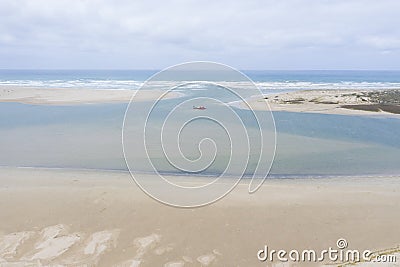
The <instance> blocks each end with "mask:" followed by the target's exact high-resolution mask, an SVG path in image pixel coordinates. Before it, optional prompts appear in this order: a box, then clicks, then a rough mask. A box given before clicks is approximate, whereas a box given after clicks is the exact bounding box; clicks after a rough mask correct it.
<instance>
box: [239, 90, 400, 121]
mask: <svg viewBox="0 0 400 267" xmlns="http://www.w3.org/2000/svg"><path fill="white" fill-rule="evenodd" d="M399 95H400V91H399V90H372V91H365V90H303V91H294V92H288V93H279V94H272V95H267V96H264V98H261V99H260V97H254V98H252V99H250V100H249V101H248V103H249V105H250V106H251V107H252V108H253V109H254V110H265V109H266V106H265V102H266V103H268V105H269V107H270V108H271V110H272V111H289V112H307V113H321V114H337V115H369V116H382V115H383V116H392V117H398V114H399V113H400V103H399V101H398V100H399ZM239 106H240V107H241V108H247V106H246V105H245V104H244V103H240V104H239Z"/></svg>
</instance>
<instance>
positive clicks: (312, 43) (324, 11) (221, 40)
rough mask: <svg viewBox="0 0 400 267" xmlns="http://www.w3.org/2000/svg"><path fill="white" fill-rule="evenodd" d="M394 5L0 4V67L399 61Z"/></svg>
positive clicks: (367, 1)
mask: <svg viewBox="0 0 400 267" xmlns="http://www.w3.org/2000/svg"><path fill="white" fill-rule="evenodd" d="M398 10H400V1H397V0H392V1H389V0H383V1H375V0H374V1H372V0H347V1H345V0H338V1H334V0H322V1H312V0H281V1H278V0H267V1H261V0H260V1H252V0H250V1H230V0H222V1H211V0H208V1H192V0H189V1H183V0H182V1H178V0H175V1H146V0H142V1H128V0H126V1H113V2H112V1H107V0H93V1H91V0H86V1H67V0H57V1H53V0H14V1H0V67H2V68H14V67H17V68H18V67H22V68H24V67H28V68H29V67H44V68H46V67H49V68H52V67H55V68H63V67H65V68H160V67H165V66H167V65H170V64H174V63H179V62H180V61H186V60H217V61H222V62H223V63H228V64H232V65H234V66H236V67H239V68H261V69H262V68H400V54H399V53H400V52H399V49H398V48H399V46H400V44H399V40H400V30H399V29H398V27H396V26H397V25H400V19H399V16H398V14H397V12H398ZM384 51H391V57H387V56H384V55H385V52H384ZM365 58H369V59H371V60H370V61H365ZM366 62H368V63H367V64H366ZM396 62H397V63H396Z"/></svg>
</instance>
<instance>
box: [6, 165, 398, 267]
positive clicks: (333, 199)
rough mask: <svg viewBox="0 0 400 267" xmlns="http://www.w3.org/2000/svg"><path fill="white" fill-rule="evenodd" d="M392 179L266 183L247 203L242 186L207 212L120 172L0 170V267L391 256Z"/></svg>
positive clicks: (394, 225) (394, 223)
mask: <svg viewBox="0 0 400 267" xmlns="http://www.w3.org/2000/svg"><path fill="white" fill-rule="evenodd" d="M188 178H189V177H188ZM399 178H400V177H385V176H382V177H352V178H330V179H328V178H324V179H301V180H293V179H279V180H278V179H271V180H267V181H266V183H265V184H264V185H263V186H262V188H261V189H260V190H259V191H258V192H256V193H255V194H252V195H249V194H248V193H247V182H245V181H243V182H241V183H240V184H239V185H238V187H237V188H236V189H235V190H234V191H233V192H231V193H230V194H229V195H228V196H227V197H225V198H224V199H222V200H220V201H219V202H217V203H215V204H212V205H209V206H206V207H202V208H196V209H182V208H173V207H169V206H166V205H163V204H161V203H159V202H156V201H155V200H153V199H152V198H150V197H148V196H147V195H145V194H144V193H143V192H142V191H141V190H140V189H139V188H138V186H137V185H136V184H134V183H133V181H132V180H131V178H130V176H129V174H128V173H126V172H112V171H85V170H61V169H34V168H25V169H24V168H22V169H21V168H0V179H1V183H0V213H1V218H2V220H0V266H8V265H7V264H6V263H15V264H16V265H12V266H41V265H46V266H48V265H57V264H59V265H66V266H77V265H84V264H87V265H88V266H93V265H96V266H267V263H266V262H260V261H258V260H257V252H258V250H260V249H262V248H263V247H264V246H265V245H268V247H270V248H271V249H277V250H278V249H285V250H288V251H289V250H291V249H298V250H301V249H315V250H322V249H326V248H328V247H335V246H336V241H337V240H338V239H339V238H345V239H346V240H347V242H348V247H349V248H351V249H359V250H364V249H370V250H374V251H375V250H380V249H388V248H395V247H396V246H399V245H400V239H399V236H400V228H399V227H398V225H399V221H400V213H399V212H398V211H399V210H400V179H399ZM189 181H190V180H189ZM399 260H400V259H399V258H398V261H399ZM302 265H303V264H302ZM268 266H272V265H271V263H268ZM277 266H282V265H277ZM285 266H286V265H285ZM287 266H289V265H287ZM385 266H387V265H385ZM388 266H390V265H388Z"/></svg>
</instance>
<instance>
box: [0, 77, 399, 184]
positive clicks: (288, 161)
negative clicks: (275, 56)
mask: <svg viewBox="0 0 400 267" xmlns="http://www.w3.org/2000/svg"><path fill="white" fill-rule="evenodd" d="M156 72H157V71H154V70H0V86H1V85H18V86H33V87H50V88H55V90H57V89H59V90H62V88H93V89H94V88H96V89H104V90H107V89H138V88H140V86H141V85H142V84H143V82H144V81H145V80H146V79H148V78H150V77H151V76H152V75H154V74H155V73H156ZM243 73H245V74H246V75H247V76H248V77H250V78H251V79H252V80H253V81H254V82H255V84H256V85H257V86H258V87H259V88H260V89H261V91H262V92H263V93H264V94H269V93H277V92H288V91H295V90H304V89H343V90H349V89H366V90H369V89H395V88H396V89H398V88H400V71H243ZM239 86H240V85H239ZM199 89H200V90H199ZM243 90H245V88H244V89H243ZM204 95H207V96H209V97H218V98H219V99H222V100H223V101H226V102H229V101H232V99H231V97H225V98H224V95H223V94H221V93H220V92H218V91H217V90H214V89H212V88H203V89H201V88H193V89H192V90H190V91H189V93H186V94H185V96H183V97H181V98H177V99H168V100H163V106H162V109H161V110H167V109H168V108H171V107H174V106H176V105H177V103H180V101H182V99H190V98H193V97H199V96H204ZM126 108H127V104H91V105H74V106H46V105H28V104H20V103H0V148H1V149H0V151H1V153H0V166H18V167H52V168H75V169H78V168H79V169H105V170H127V166H126V163H125V160H124V157H123V153H122V141H121V132H122V122H123V118H124V113H125V110H126ZM235 111H236V112H237V113H238V114H239V116H241V117H248V116H249V111H246V110H239V109H236V108H235ZM190 112H192V110H190ZM162 116H163V115H158V117H157V118H158V119H159V121H160V123H161V122H162V121H163V119H162V118H163V117H162ZM273 117H274V120H275V124H276V131H277V135H276V137H277V148H276V155H275V159H274V162H273V165H272V168H271V171H270V176H271V177H280V178H301V177H320V176H321V177H327V176H352V175H354V176H362V175H365V176H368V175H374V176H377V175H399V174H400V134H399V133H400V120H399V119H398V118H389V117H369V116H348V115H346V116H344V115H326V114H315V113H314V114H312V113H294V112H273ZM202 123H203V124H200V126H198V127H196V130H191V131H189V132H188V133H187V134H188V136H189V139H194V140H200V139H201V138H204V136H205V135H206V134H207V133H210V132H211V133H214V138H215V140H216V142H217V143H218V142H222V143H224V142H225V141H226V140H227V137H226V136H225V135H224V134H223V133H222V132H221V134H218V131H217V130H216V131H210V129H212V126H209V125H208V122H202ZM208 127H211V128H208ZM246 128H247V129H249V132H251V131H252V130H255V126H254V125H253V124H252V123H251V121H249V122H248V124H246ZM138 138H139V136H136V137H135V136H133V137H132V140H133V142H135V140H138ZM190 141H191V142H188V144H189V145H188V146H189V148H188V151H186V152H185V153H187V154H188V155H189V157H192V158H193V159H195V158H196V157H197V156H198V154H199V151H198V148H197V146H196V144H195V142H193V140H190ZM224 146H225V150H224V149H222V150H220V153H219V154H218V155H217V156H218V157H217V158H216V160H215V161H214V162H213V164H212V165H211V166H210V168H208V169H207V170H205V171H203V172H201V173H198V175H206V176H207V175H211V176H212V175H216V174H220V173H221V172H223V170H224V165H225V164H226V163H227V162H228V159H227V158H226V157H227V155H228V154H229V153H228V152H229V149H227V147H229V144H225V143H224ZM155 150H157V149H156V148H155ZM158 152H159V151H158ZM158 152H157V151H155V152H154V153H155V154H154V160H155V161H157V160H158V163H157V164H158V165H157V167H158V168H159V169H160V171H161V172H166V173H171V174H184V173H183V172H182V171H178V170H175V169H174V168H171V166H169V165H168V162H165V161H163V159H160V157H161V156H162V155H161V154H157V153H158ZM145 160H146V159H144V158H140V157H138V158H136V159H135V162H136V163H137V164H138V165H139V166H141V161H145ZM251 161H252V159H250V165H252V164H253V165H254V162H251ZM143 166H145V164H143ZM142 171H143V172H146V171H148V170H147V169H146V168H143V170H142ZM251 171H252V169H251V168H250V169H248V170H247V172H246V174H249V175H251ZM232 175H235V173H232Z"/></svg>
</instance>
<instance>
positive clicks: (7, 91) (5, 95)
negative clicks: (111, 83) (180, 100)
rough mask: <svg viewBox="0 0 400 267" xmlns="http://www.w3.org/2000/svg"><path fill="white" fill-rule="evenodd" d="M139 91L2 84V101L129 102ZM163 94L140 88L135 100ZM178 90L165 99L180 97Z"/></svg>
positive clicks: (32, 102) (48, 102)
mask: <svg viewBox="0 0 400 267" xmlns="http://www.w3.org/2000/svg"><path fill="white" fill-rule="evenodd" d="M137 92H138V91H135V90H129V89H107V90H105V89H87V88H35V87H22V86H0V102H15V103H24V104H33V105H79V104H97V103H128V102H129V101H130V100H131V98H132V96H133V95H134V94H135V93H137ZM162 94H163V92H162V91H160V90H156V89H155V90H140V93H138V94H137V95H136V96H135V101H148V100H156V99H158V98H159V97H160V96H161V95H162ZM179 96H180V95H179V94H178V93H176V92H172V93H169V94H167V95H166V96H165V97H163V99H167V98H171V97H179Z"/></svg>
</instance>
